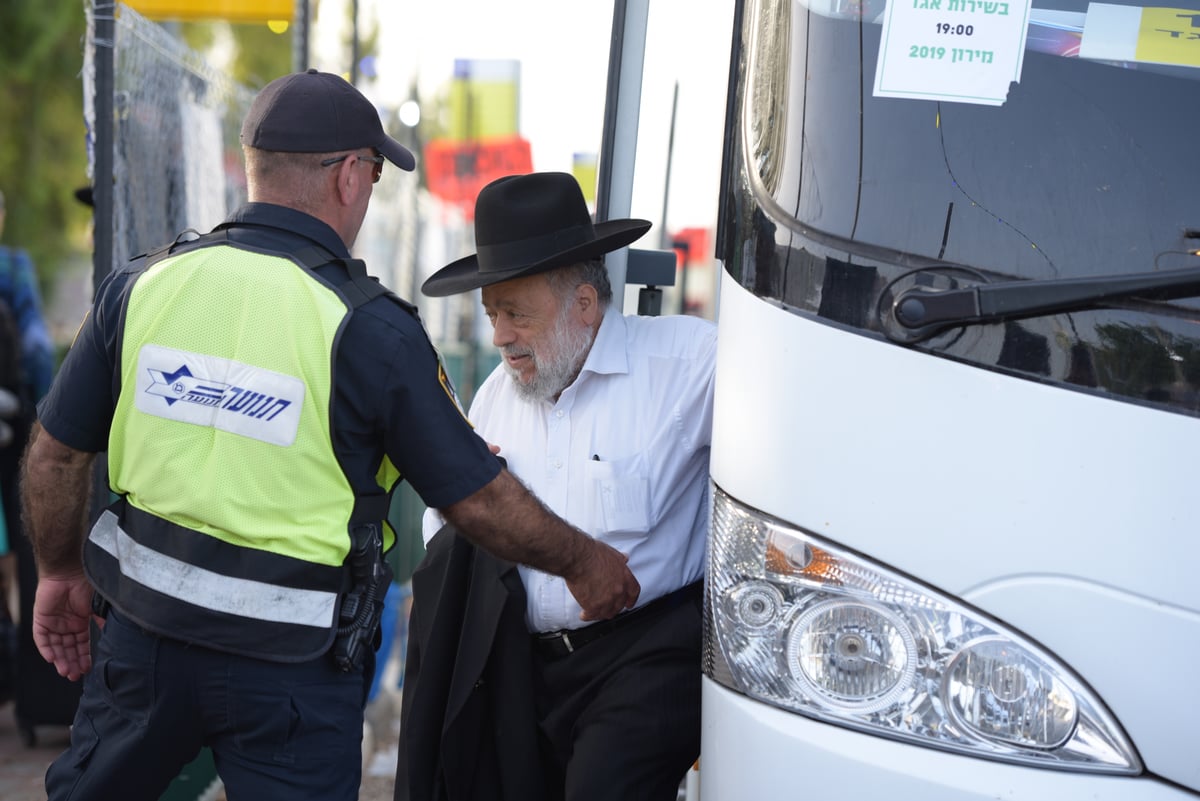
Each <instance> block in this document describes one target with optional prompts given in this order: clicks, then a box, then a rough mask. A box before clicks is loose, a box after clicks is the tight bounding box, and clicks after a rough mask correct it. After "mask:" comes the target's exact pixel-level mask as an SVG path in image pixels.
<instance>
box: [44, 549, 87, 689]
mask: <svg viewBox="0 0 1200 801" xmlns="http://www.w3.org/2000/svg"><path fill="white" fill-rule="evenodd" d="M92 592H93V590H92V585H91V584H90V583H89V582H88V580H87V577H86V576H84V574H83V572H82V571H80V572H78V573H72V574H69V575H65V576H47V575H43V576H41V577H39V578H38V586H37V595H35V596H34V600H33V642H34V644H35V645H37V649H38V653H40V654H41V655H42V658H43V659H45V660H46V661H47V662H50V663H52V664H53V665H54V667H55V668H57V669H58V675H60V676H65V677H66V678H68V679H70V680H71V681H78V680H79V679H80V678H82V677H83V674H84V673H87V672H88V671H89V670H91V668H92V645H91V639H90V637H89V631H88V622H89V621H90V620H91V618H92Z"/></svg>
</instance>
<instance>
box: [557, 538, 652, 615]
mask: <svg viewBox="0 0 1200 801" xmlns="http://www.w3.org/2000/svg"><path fill="white" fill-rule="evenodd" d="M591 543H592V544H591V547H590V548H589V549H588V552H587V556H586V557H585V558H584V559H583V560H581V562H580V567H579V568H578V569H577V570H574V571H572V575H570V576H564V578H565V579H566V580H567V589H568V590H570V591H571V594H572V595H574V596H575V600H576V601H578V602H579V605H580V606H581V607H583V611H582V612H581V613H580V614H579V617H580V619H581V620H607V619H608V618H610V617H616V616H617V615H619V614H620V613H621V612H622V611H624V610H625V609H631V608H633V605H634V604H636V603H637V599H638V595H639V594H640V593H641V591H642V587H641V585H640V584H638V580H637V579H636V578H635V577H634V575H633V573H632V572H630V570H629V567H628V565H627V564H626V563H627V562H628V561H629V557H628V556H626V555H625V554H623V553H621V552H620V551H618V550H616V549H615V548H612V547H610V546H608V545H605V544H604V543H602V542H598V541H596V540H592V541H591Z"/></svg>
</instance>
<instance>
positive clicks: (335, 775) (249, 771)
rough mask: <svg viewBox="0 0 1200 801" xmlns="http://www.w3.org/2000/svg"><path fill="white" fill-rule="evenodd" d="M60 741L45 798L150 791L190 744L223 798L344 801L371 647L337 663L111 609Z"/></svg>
mask: <svg viewBox="0 0 1200 801" xmlns="http://www.w3.org/2000/svg"><path fill="white" fill-rule="evenodd" d="M92 658H93V661H92V669H91V671H89V672H88V673H87V675H86V676H85V677H84V690H83V699H82V701H81V702H80V704H79V710H78V712H77V714H76V716H75V723H74V725H73V726H72V727H71V746H70V748H68V749H67V750H66V751H65V752H64V753H63V754H62V755H61V756H59V757H58V758H57V759H56V760H55V761H54V763H53V764H52V765H51V766H50V769H49V770H48V771H47V773H46V792H47V794H48V796H49V798H50V799H51V800H52V801H67V800H68V799H69V801H116V800H117V799H119V800H120V801H156V800H157V799H158V798H159V797H160V796H161V795H162V793H163V792H164V791H165V790H166V789H167V786H168V785H169V784H170V783H171V780H172V779H173V778H174V777H175V776H176V775H177V774H178V773H179V771H180V769H181V768H182V767H183V766H184V765H186V764H187V763H188V762H190V761H191V760H192V759H193V758H195V756H196V754H197V753H199V751H200V749H201V747H203V746H206V745H207V746H209V747H211V748H212V752H213V758H214V760H215V762H216V766H217V773H218V775H219V776H220V777H221V779H222V780H223V781H224V783H225V794H226V796H227V797H228V798H229V799H230V801H247V800H250V801H254V800H255V799H263V800H264V801H265V800H266V799H272V800H273V799H288V801H354V799H357V798H358V790H359V784H360V783H361V779H362V720H363V705H364V704H365V702H366V694H367V688H368V687H369V686H370V683H371V677H372V675H373V671H374V659H373V655H371V656H370V657H368V659H367V664H366V665H365V666H364V667H363V669H362V671H360V672H350V673H342V672H341V671H339V670H338V669H337V668H336V667H335V666H334V663H333V659H332V658H330V657H329V656H328V655H325V656H322V657H319V658H317V659H314V660H311V661H309V662H300V663H295V664H284V663H272V662H264V661H261V660H257V659H249V658H246V657H240V656H234V655H232V654H224V653H220V652H218V651H212V650H209V649H207V648H202V647H199V646H189V645H188V644H186V643H183V642H180V641H178V640H172V639H168V638H166V637H158V636H156V635H154V634H151V633H148V632H146V631H143V630H142V629H141V628H139V627H138V626H137V625H136V624H135V623H133V622H132V621H129V620H127V619H125V618H124V617H123V616H121V615H120V614H119V613H118V612H116V611H115V610H114V611H110V612H109V614H108V619H107V622H106V623H105V626H104V631H103V633H102V634H101V635H100V638H99V642H98V643H97V645H95V646H93V657H92Z"/></svg>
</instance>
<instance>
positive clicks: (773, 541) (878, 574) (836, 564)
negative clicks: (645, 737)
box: [705, 488, 1141, 774]
mask: <svg viewBox="0 0 1200 801" xmlns="http://www.w3.org/2000/svg"><path fill="white" fill-rule="evenodd" d="M707 581H708V589H707V592H708V604H707V609H708V610H709V612H708V617H707V620H706V626H705V651H706V659H705V672H706V673H707V674H708V675H709V676H710V677H711V678H713V679H714V680H716V681H719V682H721V683H722V684H724V685H726V686H728V687H730V688H732V689H734V690H737V691H739V692H742V693H745V694H746V695H748V696H751V697H753V698H756V699H758V700H761V701H765V702H767V703H770V704H774V705H776V706H779V707H782V708H784V709H788V710H790V711H793V712H798V713H800V714H803V715H808V716H810V717H814V718H817V719H820V720H823V721H827V722H829V723H835V724H839V725H843V726H847V727H850V728H855V729H859V730H862V731H865V732H868V733H871V734H877V735H882V736H888V737H894V738H898V739H902V740H907V741H912V742H914V743H916V744H919V745H924V746H928V747H934V748H943V749H947V750H951V751H957V752H961V753H966V754H970V755H974V756H981V757H988V758H992V759H1000V760H1005V761H1011V762H1018V763H1022V764H1027V765H1036V766H1040V767H1054V768H1065V769H1072V770H1088V771H1100V772H1107V773H1120V774H1135V773H1138V772H1140V771H1141V764H1140V761H1139V760H1138V757H1137V754H1136V752H1135V751H1134V748H1133V746H1132V744H1131V743H1130V742H1129V740H1128V738H1127V737H1126V736H1125V734H1124V732H1122V731H1121V728H1120V726H1119V725H1118V724H1117V722H1116V721H1115V720H1114V719H1113V717H1112V715H1111V714H1110V713H1109V712H1108V711H1107V710H1106V709H1105V708H1104V705H1103V704H1102V703H1101V702H1100V700H1099V699H1098V698H1097V697H1096V696H1095V695H1094V693H1092V692H1091V690H1089V689H1088V688H1087V686H1086V685H1085V684H1084V683H1083V682H1082V681H1081V680H1080V679H1079V678H1078V677H1076V676H1075V675H1074V674H1073V673H1072V671H1071V670H1070V668H1068V667H1067V666H1066V665H1064V664H1062V663H1061V662H1060V661H1059V660H1058V659H1056V658H1055V657H1054V656H1052V655H1051V654H1049V653H1047V652H1046V651H1044V650H1043V649H1041V648H1040V647H1038V646H1036V645H1035V644H1033V643H1032V642H1031V641H1029V640H1027V639H1025V638H1024V637H1023V636H1022V635H1021V634H1019V633H1018V632H1016V631H1013V630H1011V629H1009V628H1008V627H1006V626H1004V625H1003V624H1001V623H999V622H998V621H995V620H992V619H991V618H989V617H987V616H986V615H984V614H983V613H982V612H979V611H977V610H974V609H971V608H969V607H967V606H966V605H964V604H962V603H961V602H959V601H956V600H955V599H953V598H950V597H949V596H946V595H943V594H941V593H939V592H937V591H936V590H934V589H932V588H930V587H926V586H924V585H922V584H919V583H917V582H916V581H913V580H912V579H910V578H907V577H905V576H902V575H900V574H897V573H894V572H892V571H890V570H888V569H887V568H886V567H884V566H882V565H879V564H876V563H873V562H871V561H869V560H867V559H865V558H863V557H861V556H858V555H857V554H853V553H851V552H849V551H844V550H842V549H840V548H838V547H837V546H836V545H834V544H832V543H829V542H826V541H824V540H822V539H821V538H819V537H816V536H814V535H812V534H809V533H808V532H806V531H802V530H799V529H796V528H794V527H792V526H789V525H786V524H783V523H781V522H778V521H775V520H773V519H771V518H768V517H766V516H765V515H762V514H759V513H757V512H755V511H754V510H752V509H749V508H747V507H744V506H742V505H740V504H738V503H737V502H736V501H734V500H733V499H732V498H730V497H729V496H728V495H726V494H725V493H724V492H722V491H721V490H720V489H719V488H714V490H713V530H712V538H711V542H710V548H709V564H708V579H707Z"/></svg>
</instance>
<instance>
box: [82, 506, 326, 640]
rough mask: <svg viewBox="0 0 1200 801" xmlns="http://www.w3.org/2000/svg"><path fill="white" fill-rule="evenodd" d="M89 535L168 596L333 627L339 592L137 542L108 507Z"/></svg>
mask: <svg viewBox="0 0 1200 801" xmlns="http://www.w3.org/2000/svg"><path fill="white" fill-rule="evenodd" d="M88 539H89V540H91V542H92V543H93V544H95V545H96V546H97V547H98V548H101V549H103V550H105V551H107V552H108V553H109V554H110V555H112V556H113V558H115V559H116V560H117V562H118V563H119V564H120V565H121V573H122V574H124V575H125V576H126V577H127V578H129V579H131V580H133V581H136V582H137V583H138V584H141V585H143V586H145V587H149V588H150V589H152V590H155V591H156V592H161V593H162V594H163V595H168V596H170V597H172V598H178V599H179V600H181V601H187V602H188V603H190V604H194V605H196V606H199V607H203V608H205V609H212V610H214V611H217V612H224V613H226V614H231V615H240V616H242V617H248V618H253V619H255V620H266V621H270V622H272V623H295V624H299V625H303V626H315V627H317V628H329V627H330V626H332V625H333V617H334V612H335V610H336V609H337V594H336V593H332V592H321V591H320V590H298V589H292V588H290V587H280V586H277V585H274V584H266V583H264V582H261V581H254V580H252V579H242V578H233V577H231V576H223V575H221V574H220V573H214V572H213V571H211V570H205V569H204V568H202V567H196V566H195V565H189V564H188V563H187V562H182V561H180V560H178V559H176V558H174V557H171V556H167V555H166V554H162V553H159V552H158V551H156V550H154V549H153V548H147V547H146V546H145V545H141V544H139V543H138V542H136V541H135V540H134V539H133V538H132V537H130V536H129V535H128V534H126V533H125V532H124V531H123V530H122V529H121V526H120V524H119V522H118V519H117V516H116V515H115V514H113V513H112V512H110V511H108V510H107V509H106V510H105V511H104V513H103V514H101V515H100V519H99V520H97V521H96V525H95V526H93V527H92V533H91V534H90V535H89V536H88Z"/></svg>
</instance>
